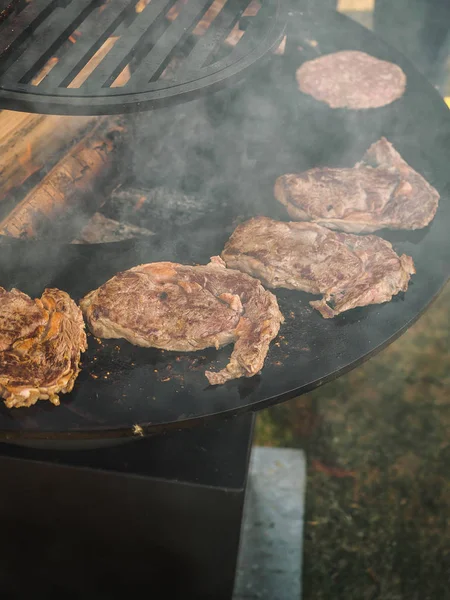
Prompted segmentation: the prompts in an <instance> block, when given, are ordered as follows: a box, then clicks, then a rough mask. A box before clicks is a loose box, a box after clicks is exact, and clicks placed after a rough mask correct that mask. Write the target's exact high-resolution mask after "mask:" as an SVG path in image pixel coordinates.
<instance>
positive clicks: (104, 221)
mask: <svg viewBox="0 0 450 600" xmlns="http://www.w3.org/2000/svg"><path fill="white" fill-rule="evenodd" d="M151 235H153V232H152V231H149V230H148V229H144V228H143V227H136V225H130V224H129V223H119V221H114V219H108V218H107V217H105V216H104V215H102V214H101V213H98V212H96V213H95V214H94V215H93V216H92V217H91V219H90V220H89V222H88V223H87V225H85V227H83V229H82V230H81V232H80V234H79V235H78V237H77V238H76V239H75V240H73V242H72V243H73V244H100V243H102V244H104V243H106V242H120V241H122V240H129V239H132V238H143V237H148V236H151Z"/></svg>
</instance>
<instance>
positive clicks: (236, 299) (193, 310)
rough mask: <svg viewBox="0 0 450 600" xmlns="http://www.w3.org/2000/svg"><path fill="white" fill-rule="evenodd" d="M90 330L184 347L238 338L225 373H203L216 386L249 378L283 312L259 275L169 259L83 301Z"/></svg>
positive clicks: (121, 276)
mask: <svg viewBox="0 0 450 600" xmlns="http://www.w3.org/2000/svg"><path fill="white" fill-rule="evenodd" d="M80 305H81V308H82V310H83V312H84V314H85V316H86V318H87V321H88V324H89V328H90V329H91V331H92V332H93V333H94V335H96V336H98V337H103V338H122V337H123V338H125V339H126V340H128V341H129V342H131V343H132V344H136V345H138V346H145V347H154V348H162V349H165V350H174V351H181V352H188V351H193V350H201V349H203V348H208V347H210V346H215V347H216V348H219V347H221V346H225V345H227V344H230V343H233V342H234V343H235V346H234V350H233V352H232V355H231V359H230V362H229V364H228V365H227V367H226V368H225V369H223V370H222V371H220V372H218V373H215V372H212V371H207V372H206V377H207V378H208V381H209V382H210V383H211V384H213V385H215V384H220V383H224V382H225V381H227V380H229V379H234V378H237V377H242V376H244V377H252V376H253V375H255V374H256V373H258V372H259V371H260V370H261V369H262V367H263V364H264V360H265V357H266V355H267V352H268V349H269V344H270V342H271V341H272V340H273V338H274V337H275V336H276V335H277V334H278V330H279V327H280V323H281V322H282V320H283V317H282V315H281V313H280V311H279V308H278V304H277V300H276V298H275V296H274V295H273V294H271V293H270V292H268V291H266V290H265V289H264V288H263V287H262V285H261V284H260V283H259V281H257V280H256V279H253V278H251V277H248V276H247V275H244V274H243V273H240V272H238V271H233V270H230V269H226V268H225V264H224V263H223V261H222V260H221V259H220V258H219V257H213V258H212V259H211V262H210V263H209V264H208V265H202V266H196V267H192V266H187V265H180V264H177V263H171V262H161V263H150V264H147V265H140V266H137V267H134V268H133V269H129V270H128V271H124V272H122V273H118V274H117V275H116V276H115V277H113V278H112V279H110V280H109V281H107V282H106V283H105V284H104V285H102V286H101V287H100V288H98V289H97V290H94V291H93V292H90V293H89V294H88V295H87V296H86V297H85V298H83V300H82V301H81V302H80Z"/></svg>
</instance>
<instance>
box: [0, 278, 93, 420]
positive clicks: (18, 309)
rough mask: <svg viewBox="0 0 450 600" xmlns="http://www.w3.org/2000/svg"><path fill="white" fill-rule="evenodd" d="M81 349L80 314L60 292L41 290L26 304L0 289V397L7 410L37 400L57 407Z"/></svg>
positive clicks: (70, 384) (75, 370)
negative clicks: (40, 294) (41, 291)
mask: <svg viewBox="0 0 450 600" xmlns="http://www.w3.org/2000/svg"><path fill="white" fill-rule="evenodd" d="M86 347H87V346H86V334H85V332H84V322H83V315H82V313H81V310H80V309H79V308H78V306H77V305H76V304H75V302H74V301H73V300H72V299H71V298H70V297H69V296H68V294H66V292H62V291H60V290H57V289H47V290H45V291H44V293H43V294H42V297H41V299H40V300H39V299H36V300H32V299H31V298H30V297H29V296H27V295H26V294H24V293H22V292H20V291H19V290H16V289H13V290H11V291H10V292H7V291H6V290H5V289H3V288H2V287H0V396H1V397H2V398H4V400H5V404H6V406H7V407H8V408H13V407H19V406H31V405H33V404H35V403H36V402H37V401H38V400H50V402H52V404H55V405H58V404H59V398H58V394H60V393H62V394H65V393H67V392H70V391H71V390H72V388H73V385H74V383H75V379H76V378H77V376H78V373H79V371H80V369H79V362H80V353H81V352H84V350H86Z"/></svg>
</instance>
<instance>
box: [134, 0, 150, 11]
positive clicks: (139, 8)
mask: <svg viewBox="0 0 450 600" xmlns="http://www.w3.org/2000/svg"><path fill="white" fill-rule="evenodd" d="M148 4H150V0H139V1H138V3H137V4H136V6H135V9H134V10H135V11H136V12H137V13H138V14H139V13H141V12H142V11H143V10H144V8H145V7H146V6H148Z"/></svg>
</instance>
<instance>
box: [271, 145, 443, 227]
mask: <svg viewBox="0 0 450 600" xmlns="http://www.w3.org/2000/svg"><path fill="white" fill-rule="evenodd" d="M274 193H275V198H276V199H277V200H278V201H279V202H281V203H282V204H284V206H286V208H287V211H288V213H289V216H290V217H291V218H292V219H295V220H299V221H312V222H313V223H317V224H318V225H323V226H325V227H329V228H330V229H339V230H341V231H346V232H349V233H350V232H351V233H371V232H373V231H376V230H377V229H382V228H389V229H421V228H422V227H426V226H427V225H428V224H429V223H430V222H431V221H432V219H433V218H434V215H435V214H436V210H437V207H438V202H439V193H438V192H437V190H435V189H434V188H433V187H432V186H431V185H430V184H429V183H428V182H427V181H426V180H425V179H424V178H423V177H422V175H420V174H419V173H417V172H416V171H414V169H413V168H411V167H410V166H409V165H408V163H407V162H406V161H404V160H403V158H402V157H401V156H400V154H399V153H398V152H397V151H396V150H395V148H394V147H393V146H392V144H391V143H390V142H388V140H387V139H386V138H384V137H383V138H381V139H380V140H378V142H376V143H375V144H372V146H371V147H370V148H369V149H368V150H367V152H366V153H365V155H364V157H363V159H362V161H361V162H359V163H357V164H356V165H355V167H353V168H348V169H331V168H328V167H322V168H316V169H310V170H309V171H305V172H304V173H301V174H299V175H292V174H289V175H282V176H281V177H279V178H278V179H277V181H276V183H275V189H274Z"/></svg>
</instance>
